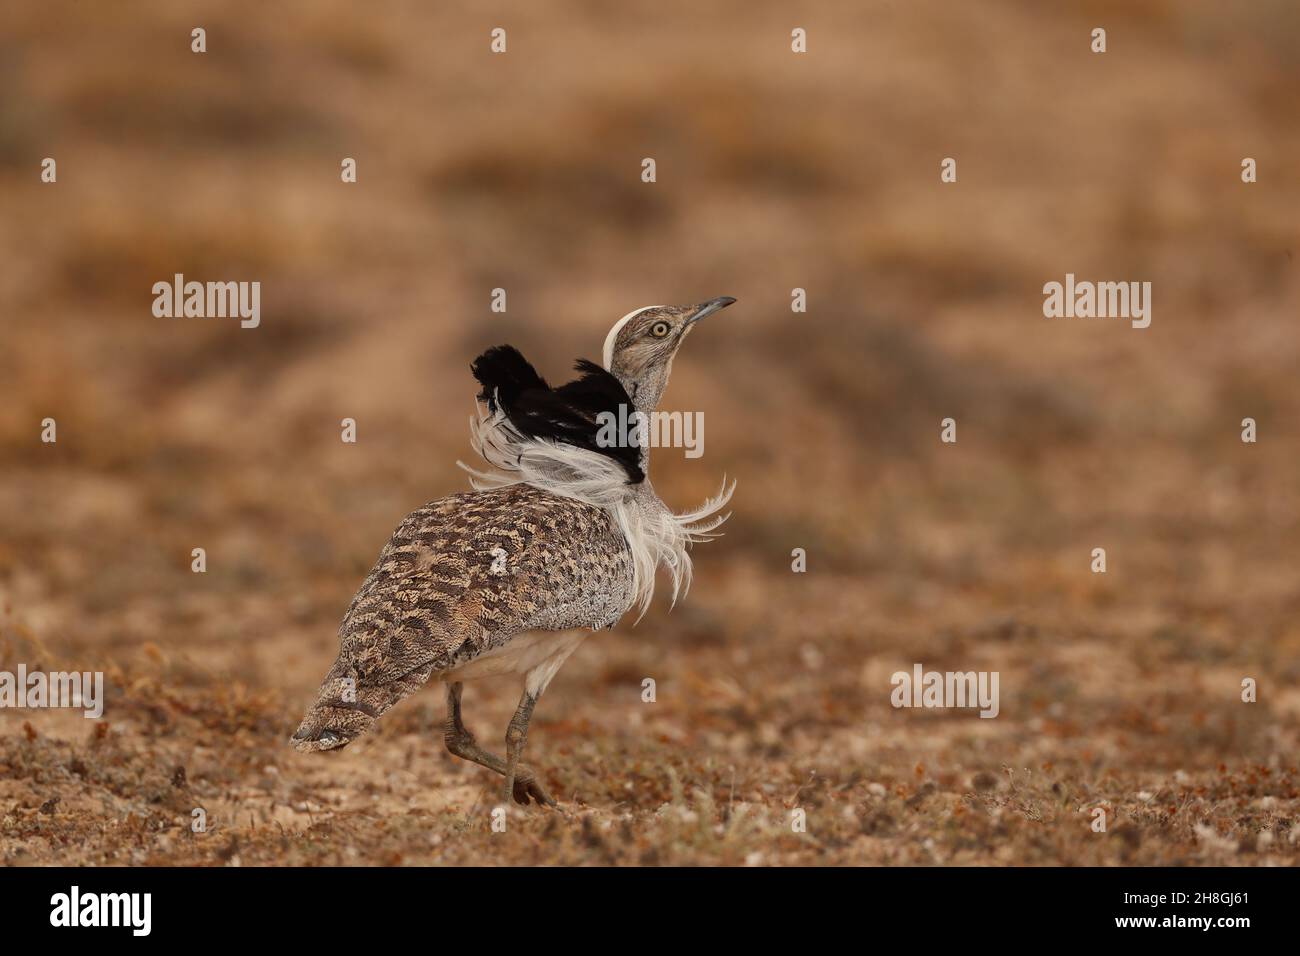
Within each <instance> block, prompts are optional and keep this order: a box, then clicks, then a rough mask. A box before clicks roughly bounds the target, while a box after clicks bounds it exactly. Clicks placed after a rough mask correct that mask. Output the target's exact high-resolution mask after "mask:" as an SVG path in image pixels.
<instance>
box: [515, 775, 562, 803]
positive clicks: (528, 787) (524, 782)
mask: <svg viewBox="0 0 1300 956" xmlns="http://www.w3.org/2000/svg"><path fill="white" fill-rule="evenodd" d="M508 786H509V787H510V789H509V790H508V791H507V793H506V794H505V797H506V799H507V800H509V799H510V798H511V797H514V801H515V803H518V804H521V805H523V806H525V807H526V806H528V803H529V800H532V801H533V802H534V803H536V804H537V805H538V806H539V807H540V806H548V807H553V806H555V805H556V804H555V799H554V798H553V797H552V796H551V795H550V794H549V793H547V792H546V788H545V787H543V786H542V785H541V784H540V783H538V782H537V775H536V774H534V773H533V772H532V771H531V770H525V769H524V768H523V767H520V768H518V769H517V770H516V771H515V779H514V783H513V784H510V785H508Z"/></svg>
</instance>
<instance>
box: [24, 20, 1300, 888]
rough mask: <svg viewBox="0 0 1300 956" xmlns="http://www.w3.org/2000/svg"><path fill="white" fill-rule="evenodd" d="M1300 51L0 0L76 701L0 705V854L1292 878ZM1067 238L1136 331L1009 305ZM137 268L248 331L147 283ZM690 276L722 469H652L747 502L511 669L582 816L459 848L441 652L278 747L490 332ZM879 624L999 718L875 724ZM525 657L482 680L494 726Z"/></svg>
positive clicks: (29, 313) (700, 403)
mask: <svg viewBox="0 0 1300 956" xmlns="http://www.w3.org/2000/svg"><path fill="white" fill-rule="evenodd" d="M1067 7H1068V8H1069V9H1067ZM200 26H201V27H203V28H204V29H206V31H207V52H206V53H204V54H195V53H192V52H191V50H190V42H191V40H190V31H191V30H192V29H193V28H195V27H200ZM1098 26H1101V27H1104V28H1105V29H1106V30H1107V34H1108V35H1107V43H1108V51H1107V52H1106V53H1105V54H1102V55H1098V54H1094V53H1092V52H1091V50H1090V43H1091V40H1090V32H1091V30H1092V29H1093V28H1094V27H1098ZM494 27H503V28H505V29H506V31H507V38H508V41H507V42H508V52H507V53H506V54H504V55H493V54H491V53H490V51H489V32H490V31H491V30H492V29H493V28H494ZM795 27H802V28H804V29H806V30H807V35H808V53H807V54H804V55H796V54H794V53H792V52H791V49H790V31H791V30H792V29H794V28H795ZM1297 88H1300V7H1297V6H1296V5H1295V4H1294V3H1292V2H1288V0H1257V2H1253V3H1250V4H1247V5H1244V6H1239V7H1234V8H1232V9H1227V8H1225V7H1224V6H1223V5H1222V4H1220V3H1214V2H1209V0H1205V2H1173V0H1163V2H1162V0H1144V2H1136V0H1125V2H1119V0H1112V2H1082V3H1076V4H1069V5H1064V4H1042V3H1031V2H1016V0H1000V2H989V3H984V4H978V5H975V4H964V3H957V2H914V3H913V2H909V3H902V2H878V3H877V2H872V3H847V2H844V3H824V4H815V5H811V4H810V5H805V6H803V7H802V8H801V7H799V6H797V5H796V6H791V5H789V4H781V3H776V2H753V0H749V2H743V3H742V2H718V3H712V4H708V5H700V4H691V5H687V4H669V5H667V6H665V5H664V4H662V3H647V2H639V0H632V2H626V3H620V4H618V5H608V4H600V3H594V2H589V0H565V2H558V3H550V4H545V5H540V6H539V5H537V4H528V3H522V2H502V3H497V4H494V5H492V7H491V9H482V8H480V7H478V6H477V5H471V4H438V5H431V4H421V3H414V2H404V3H391V4H385V5H383V6H381V7H365V8H362V7H360V6H358V5H353V4H346V3H341V2H321V0H314V2H306V0H302V2H291V3H283V4H276V5H274V7H271V6H268V5H266V4H260V3H253V2H236V3H224V4H219V5H218V4H209V3H198V2H172V0H169V2H166V3H163V2H147V3H138V4H133V5H131V6H130V8H129V9H123V8H119V7H117V6H113V5H100V4H85V3H73V2H44V3H40V4H17V3H15V4H6V5H5V6H4V9H3V11H2V12H0V256H2V257H3V260H4V263H5V265H4V268H3V269H2V270H0V398H2V401H0V667H4V668H6V669H9V670H13V669H14V668H15V667H16V665H17V663H19V662H22V663H25V664H26V665H27V666H28V667H29V669H42V668H43V669H49V670H53V669H78V670H103V671H105V672H106V673H107V679H108V685H109V697H108V704H107V710H106V714H105V719H104V720H103V721H94V722H92V721H85V720H83V719H81V718H80V717H79V716H72V715H69V714H68V713H66V712H33V711H3V712H0V805H3V806H4V807H5V808H6V810H5V811H4V814H3V815H2V816H0V860H3V862H5V863H7V864H31V863H53V862H67V863H85V862H97V863H140V862H148V863H216V864H220V863H232V862H243V863H246V864H255V863H276V862H286V863H334V862H351V863H438V862H450V863H487V864H491V863H501V862H509V863H550V862H560V863H611V862H612V863H641V864H654V863H726V864H739V863H748V864H768V863H784V862H794V863H805V864H813V863H913V864H916V863H921V864H926V863H941V864H943V863H958V864H964V863H978V864H990V863H1091V864H1097V863H1120V862H1129V863H1134V862H1136V863H1156V862H1162V863H1198V862H1214V863H1260V862H1295V859H1296V856H1297V854H1298V853H1300V829H1298V828H1297V827H1296V824H1295V817H1296V812H1297V807H1298V806H1300V804H1298V802H1297V792H1296V789H1295V782H1296V779H1297V772H1296V769H1295V766H1294V764H1295V753H1296V749H1297V743H1298V742H1300V741H1298V740H1297V737H1298V735H1300V623H1297V620H1298V618H1300V590H1298V589H1297V583H1296V567H1297V557H1300V554H1298V550H1297V543H1298V542H1300V536H1298V535H1297V531H1298V530H1300V529H1298V528H1297V518H1296V515H1297V505H1298V504H1300V500H1298V499H1300V468H1298V467H1297V455H1296V449H1297V441H1298V440H1300V427H1298V425H1297V421H1298V420H1300V419H1298V416H1297V413H1298V412H1300V396H1298V394H1297V388H1296V376H1297V372H1298V371H1300V337H1298V336H1297V332H1296V316H1297V310H1298V307H1300V274H1298V273H1297V264H1296V252H1297V241H1296V228H1297V222H1300V216H1298V215H1297V213H1298V212H1300V180H1297V177H1296V175H1295V173H1296V170H1297V168H1300V166H1298V163H1300V126H1298V125H1297V123H1296V122H1295V117H1296V112H1295V110H1296V106H1295V104H1296V99H1295V98H1296V90H1297ZM45 157H53V158H55V159H56V160H57V163H58V167H57V169H58V181H57V184H55V185H48V184H43V183H42V182H41V181H40V170H41V161H42V159H44V158H45ZM344 157H353V158H355V159H356V162H357V171H358V182H357V183H356V184H355V185H345V184H343V183H341V182H340V175H339V174H340V162H341V161H342V159H343V158H344ZM645 157H653V158H654V159H655V160H656V163H657V178H658V181H657V182H656V183H654V184H645V183H643V182H642V181H641V177H640V173H641V161H642V159H643V158H645ZM944 157H953V158H955V159H956V160H957V170H958V181H957V182H956V183H955V184H949V185H945V184H941V183H940V179H939V165H940V162H941V160H942V159H943V158H944ZM1244 157H1252V158H1254V159H1255V160H1256V161H1257V163H1258V168H1259V173H1258V176H1259V182H1258V183H1256V184H1253V185H1246V184H1243V183H1242V181H1241V178H1240V173H1241V161H1242V159H1243V158H1244ZM1067 272H1072V273H1075V274H1076V275H1077V276H1078V277H1079V278H1080V279H1092V280H1116V281H1119V280H1125V281H1127V280H1132V281H1150V282H1151V283H1152V284H1153V294H1152V301H1153V321H1152V324H1151V327H1150V328H1148V329H1146V330H1141V331H1139V330H1135V329H1132V328H1130V327H1129V325H1128V323H1127V322H1126V321H1122V320H1091V321H1089V320H1071V319H1062V320H1047V319H1045V318H1044V317H1043V314H1042V303H1043V295H1042V286H1043V284H1044V283H1045V282H1049V281H1053V280H1055V281H1061V280H1063V278H1064V275H1065V274H1066V273H1067ZM175 273H182V274H183V275H184V276H185V277H186V279H188V280H198V281H208V280H222V281H224V280H240V281H253V280H256V281H260V282H261V284H262V299H261V309H262V316H261V325H260V327H259V328H257V329H241V328H240V327H239V323H238V321H237V320H230V319H226V320H223V319H210V320H205V319H159V318H155V317H154V316H153V314H152V312H151V306H152V303H153V293H152V291H151V287H152V285H153V283H155V282H158V281H170V280H171V277H172V276H173V275H174V274H175ZM497 287H501V288H504V289H506V290H507V294H508V311H507V312H506V313H505V314H496V313H493V312H491V311H490V308H489V306H490V302H491V290H492V289H493V288H497ZM796 287H798V288H803V289H806V290H807V299H808V311H807V312H806V313H804V314H796V313H792V312H791V309H790V297H791V290H792V289H794V288H796ZM717 295H732V296H735V297H737V298H738V300H739V303H738V304H737V305H736V306H734V307H733V308H731V309H729V310H728V311H727V312H726V313H723V314H720V315H719V316H717V317H716V318H714V319H712V320H710V321H709V323H707V325H702V326H701V327H700V330H699V332H698V333H697V334H696V335H694V336H692V338H691V340H690V342H689V343H688V344H687V346H686V347H685V348H684V349H683V351H682V353H681V355H680V356H679V359H678V361H677V362H676V364H675V368H674V373H675V374H674V376H673V382H672V385H671V387H670V389H669V391H668V393H667V397H666V402H665V406H664V407H665V408H667V409H677V410H689V411H701V412H703V413H704V418H705V421H706V424H707V428H706V433H705V434H706V444H705V454H704V455H703V457H701V458H698V459H691V460H688V459H686V458H685V457H684V456H683V455H682V453H681V451H680V450H672V449H667V450H661V451H659V452H658V453H657V454H656V455H655V457H654V460H653V475H654V481H655V485H656V487H657V489H658V490H659V492H660V494H661V495H662V496H663V498H664V499H665V500H666V501H667V502H668V503H669V504H670V505H671V506H674V507H676V508H678V509H679V510H680V509H684V508H686V507H688V506H693V505H695V504H697V503H698V502H699V501H701V500H702V499H703V498H704V497H705V496H706V495H708V494H710V493H712V492H713V491H715V490H716V488H717V485H718V483H719V482H720V480H721V478H722V476H723V473H726V474H727V475H729V476H732V477H735V478H737V479H738V481H739V488H738V491H737V493H736V497H735V499H734V511H735V513H734V516H733V517H732V519H731V521H730V522H729V523H728V525H727V526H726V532H727V533H726V536H725V537H723V538H722V539H720V540H719V541H716V542H713V543H711V544H709V545H707V546H702V547H700V548H698V549H697V550H696V553H695V558H696V570H697V576H696V583H695V588H694V590H693V592H692V593H691V594H690V596H689V597H688V598H687V600H686V601H685V602H684V603H682V604H679V605H678V606H677V608H676V609H674V610H672V611H671V613H670V612H669V609H668V607H667V606H666V602H665V601H664V600H662V599H661V600H659V601H657V602H656V605H655V607H654V608H653V609H652V611H651V612H650V613H649V614H648V615H647V616H646V617H645V619H643V620H642V621H641V623H640V624H639V625H638V626H636V627H635V628H633V627H632V626H631V621H630V620H629V621H626V622H625V623H624V624H622V625H620V626H619V627H618V628H617V629H616V630H615V631H613V632H610V633H606V634H603V635H599V636H597V637H596V638H595V639H592V640H589V641H588V642H587V643H586V645H585V646H584V647H583V648H582V649H581V651H580V652H579V653H578V654H577V655H575V657H574V658H572V659H571V660H570V662H569V663H568V665H567V666H566V667H565V669H564V670H563V671H562V672H561V673H560V675H559V677H558V678H557V679H556V680H555V682H554V683H553V684H552V686H551V688H550V690H549V691H548V694H547V696H546V697H545V699H544V700H543V701H542V703H541V705H540V706H539V708H538V711H537V717H536V719H535V720H534V723H533V732H532V734H531V736H530V741H529V744H530V752H529V759H530V761H531V763H532V764H534V765H535V766H537V767H538V768H539V769H540V771H541V773H542V776H543V779H544V781H546V782H547V784H548V786H549V787H550V789H551V790H552V792H554V793H556V794H557V796H559V797H560V798H561V800H562V801H563V802H564V803H565V804H566V810H565V812H564V813H563V814H556V813H548V812H542V811H535V812H532V813H528V814H524V815H522V816H520V817H519V818H518V820H517V822H516V821H515V818H512V824H511V830H510V832H509V833H508V834H504V835H495V836H494V835H491V834H489V833H488V818H487V813H486V811H487V808H488V807H489V806H490V805H491V804H492V803H493V802H495V798H496V782H495V781H494V780H493V779H490V778H489V777H488V775H487V773H486V772H485V771H482V770H481V769H479V768H477V767H474V766H472V765H468V764H465V763H462V762H460V761H456V760H454V759H453V758H451V757H450V756H448V755H447V754H446V753H445V751H444V749H443V746H442V741H441V732H440V721H441V719H442V695H441V694H440V693H438V692H436V691H434V692H428V693H424V694H421V695H417V696H416V697H413V698H411V699H410V700H408V701H406V702H405V703H403V704H402V705H401V706H400V707H399V708H397V709H395V710H394V711H393V712H392V713H390V714H389V715H388V716H387V717H386V718H385V720H384V721H383V722H382V723H381V725H380V726H379V728H378V730H377V732H375V733H373V734H372V735H371V736H369V737H367V738H364V739H362V740H360V741H358V742H357V743H356V744H354V745H353V746H352V747H350V748H348V749H347V750H346V751H344V752H342V753H341V754H339V755H330V756H324V755H321V756H307V755H298V754H296V753H294V752H292V751H291V750H290V749H289V748H288V747H287V746H286V745H285V740H286V738H287V737H288V735H289V734H290V733H291V732H292V730H293V728H294V726H295V725H296V723H297V720H298V718H299V716H300V715H301V713H302V711H303V710H304V709H305V707H306V706H307V704H308V703H309V702H310V701H311V699H312V698H313V697H314V691H315V687H316V685H317V683H318V681H319V680H320V678H321V676H322V675H323V674H324V672H325V670H326V669H327V667H328V666H329V664H330V663H331V662H332V660H333V658H334V654H335V652H336V649H337V640H336V636H335V631H336V628H337V626H338V622H339V620H340V618H341V616H342V613H343V611H344V609H345V608H346V607H347V604H348V602H349V600H350V599H351V596H352V594H353V592H354V590H355V589H356V587H357V586H358V585H359V583H360V581H361V579H362V577H363V576H364V575H365V573H366V571H367V570H368V569H369V567H370V566H371V564H372V563H373V561H374V559H375V556H376V555H377V554H378V551H379V549H380V547H381V546H382V545H383V544H384V542H385V541H386V540H387V537H388V535H389V533H390V532H391V530H392V528H393V527H394V526H395V525H396V524H397V522H398V521H399V520H400V519H401V518H402V516H403V515H405V514H406V513H407V512H409V511H411V510H413V509H414V508H416V507H418V506H420V505H421V504H423V503H424V502H426V501H428V500H431V499H434V498H437V497H441V496H442V495H445V494H448V493H451V492H454V491H461V490H465V489H466V487H467V485H466V480H465V476H464V475H463V473H461V472H460V471H459V470H458V469H457V468H456V467H455V461H456V459H457V458H465V459H467V457H468V455H469V454H470V452H469V448H468V420H469V415H470V413H471V411H472V408H473V401H472V399H473V393H474V391H475V387H474V383H473V382H472V379H471V377H470V375H469V370H468V366H469V362H470V361H471V360H472V358H473V357H474V356H475V355H476V354H478V352H479V351H481V350H482V349H483V348H484V347H486V346H489V345H493V344H497V343H502V342H509V343H512V344H514V345H516V346H517V347H519V348H520V349H521V350H522V351H523V352H524V353H525V354H526V355H528V356H529V357H530V358H531V359H532V360H533V361H534V362H535V364H536V365H537V366H538V368H539V371H541V372H542V374H544V375H546V376H547V377H549V378H550V379H551V380H552V381H553V382H555V381H563V380H565V377H566V374H567V372H568V371H569V369H570V368H571V365H572V362H573V360H574V359H575V358H577V357H580V356H581V357H589V358H593V359H598V358H599V354H600V346H601V343H602V341H603V338H604V335H605V332H606V331H607V329H608V328H609V326H610V325H611V324H612V323H613V321H615V320H616V319H618V318H619V317H620V316H622V315H623V314H624V313H626V312H628V311H629V310H631V309H633V308H636V307H639V306H642V305H648V304H652V303H661V302H662V303H689V302H697V301H701V300H703V299H706V298H711V297H713V296H717ZM47 417H50V418H54V419H56V421H57V423H58V424H57V427H58V442H57V444H53V445H50V444H43V443H41V441H40V429H41V424H40V423H41V421H42V419H44V418H47ZM345 417H351V418H354V419H356V421H357V423H358V442H357V443H356V444H355V445H349V444H344V443H342V442H341V441H340V439H339V422H340V420H341V419H343V418H345ZM945 417H952V418H954V419H956V421H957V423H958V424H957V428H958V442H957V443H956V444H955V445H946V444H942V443H941V442H940V441H939V431H940V421H941V420H942V419H943V418H945ZM1245 417H1252V418H1254V419H1255V420H1256V421H1257V422H1258V429H1259V441H1258V443H1256V444H1243V443H1242V442H1241V440H1240V433H1241V420H1242V419H1243V418H1245ZM196 547H202V548H205V549H206V551H207V556H208V558H207V560H208V570H207V572H206V573H205V574H194V573H192V572H191V570H190V561H191V558H190V554H191V549H193V548H196ZM1096 547H1104V548H1105V549H1106V551H1107V560H1108V572H1107V573H1106V574H1104V575H1100V574H1092V573H1090V572H1089V564H1090V562H1091V551H1092V549H1093V548H1096ZM794 548H804V549H806V551H807V555H808V564H807V567H808V570H807V573H805V574H794V573H792V571H791V551H792V549H794ZM916 662H920V663H923V664H924V665H925V666H926V667H927V668H929V669H938V670H970V669H977V670H996V671H998V672H999V673H1000V674H1001V714H1000V716H999V717H998V718H997V719H995V720H981V719H978V718H977V717H975V715H974V714H973V713H970V712H964V711H946V712H945V711H908V710H894V709H893V708H891V707H890V705H889V692H890V690H891V687H890V684H889V677H890V675H891V674H892V673H893V672H894V671H896V670H899V669H910V668H911V666H912V664H913V663H916ZM645 677H653V678H655V679H656V681H657V683H658V701H657V702H656V703H655V704H653V705H649V704H643V703H642V702H641V697H640V694H641V681H642V680H643V678H645ZM1245 677H1252V678H1255V679H1256V680H1257V681H1258V682H1259V687H1260V691H1259V701H1258V703H1255V704H1243V703H1242V702H1241V701H1240V686H1241V681H1242V679H1243V678H1245ZM516 697H517V695H516V690H515V688H514V687H513V686H511V685H510V684H509V683H508V682H501V681H498V682H491V683H485V684H478V685H472V686H471V687H470V688H469V689H468V690H467V693H466V716H467V721H468V722H469V724H470V726H471V727H472V728H473V729H474V730H475V731H476V732H477V733H478V734H479V737H480V739H481V740H483V741H485V742H489V743H496V745H497V746H498V747H500V744H499V743H497V740H498V737H500V736H501V735H502V734H503V733H504V728H505V724H506V721H507V719H508V716H509V714H510V713H511V712H513V708H514V706H515V703H516ZM1097 806H1101V807H1104V808H1105V809H1106V810H1107V813H1108V819H1109V821H1110V827H1109V831H1108V833H1107V834H1095V833H1093V832H1092V831H1091V830H1090V828H1089V824H1090V823H1091V822H1092V816H1091V810H1092V808H1094V807H1097ZM194 807H203V808H204V809H205V811H206V812H207V814H208V819H209V829H208V832H206V833H204V834H197V835H196V834H193V833H192V832H191V828H190V820H191V812H192V809H193V808H194ZM795 807H799V808H803V809H805V810H806V811H807V813H808V818H809V825H808V833H806V834H794V833H791V832H790V826H789V814H790V810H791V809H792V808H795Z"/></svg>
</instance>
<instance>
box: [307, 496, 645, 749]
mask: <svg viewBox="0 0 1300 956" xmlns="http://www.w3.org/2000/svg"><path fill="white" fill-rule="evenodd" d="M630 579H631V563H630V557H629V555H628V550H627V544H626V542H625V541H624V539H623V536H622V533H621V532H620V531H619V530H618V528H617V526H616V525H615V524H614V522H613V520H612V519H611V518H610V516H609V514H608V513H607V512H605V511H604V510H602V509H600V508H595V507H592V506H590V505H586V504H583V503H581V502H578V501H574V500H573V499H569V498H561V497H557V496H555V495H550V494H547V493H546V492H542V491H538V490H537V489H535V488H533V487H531V486H528V485H523V484H517V485H509V486H507V487H504V488H499V489H495V490H492V491H481V492H473V493H468V494H459V495H450V496H448V497H446V498H440V499H439V500H437V501H434V502H431V503H429V504H427V505H425V506H424V507H423V508H421V509H419V510H418V511H414V512H412V513H411V514H410V515H408V516H407V517H406V518H405V519H404V520H403V521H402V523H401V524H400V525H398V527H397V530H396V531H394V532H393V536H392V539H391V540H390V541H389V542H388V544H387V545H385V546H384V549H383V551H381V552H380V555H379V560H378V562H377V563H376V564H375V567H374V568H373V569H372V570H371V572H370V574H369V575H368V576H367V577H366V580H365V581H364V583H363V584H362V585H361V589H360V590H359V591H358V592H357V594H356V597H354V598H353V599H352V604H351V606H350V607H349V608H348V610H347V613H346V614H345V615H344V618H343V623H342V625H341V627H340V629H339V636H340V648H339V656H338V660H337V661H335V663H334V666H333V667H332V668H331V669H330V672H329V674H328V675H327V676H326V678H325V682H324V683H323V684H322V686H321V693H320V699H319V700H318V701H317V705H316V707H315V708H313V711H312V712H311V713H309V714H308V715H307V718H305V719H304V721H303V724H302V726H300V727H299V730H298V733H297V734H295V740H297V741H299V746H300V749H320V748H319V747H316V746H314V744H316V743H319V738H320V736H321V734H322V733H323V732H324V731H326V730H329V731H330V732H331V733H330V735H327V737H326V743H325V744H321V747H324V746H326V745H328V746H338V745H339V744H340V743H342V742H346V741H347V740H350V739H352V738H353V737H355V736H356V735H357V734H359V733H361V732H364V730H365V729H366V728H368V727H369V726H370V724H371V723H373V722H374V719H375V718H377V717H378V716H379V715H380V714H382V713H383V712H384V711H386V710H387V709H388V708H389V707H391V706H392V705H393V704H395V703H396V702H397V701H398V700H400V699H401V698H402V697H405V696H406V695H407V694H410V693H412V692H414V691H415V690H416V689H418V688H419V686H421V685H422V684H423V683H424V682H425V681H427V680H428V679H429V677H430V676H431V675H432V674H434V673H436V672H438V671H443V670H448V669H450V668H452V667H455V666H457V665H459V664H463V663H465V662H467V661H470V660H472V659H474V658H475V657H477V656H478V655H479V654H482V653H483V652H485V651H487V650H490V649H492V648H494V647H499V646H501V645H503V644H505V643H506V642H508V641H509V640H510V638H511V637H513V636H514V635H515V634H517V633H519V632H521V631H525V630H529V629H533V628H556V629H558V628H565V627H597V626H603V625H612V624H613V623H614V622H615V621H617V620H618V618H619V617H620V616H621V615H622V613H623V611H624V610H626V607H627V604H628V602H629V600H630V597H629V587H630ZM353 697H354V699H350V698H353ZM335 738H340V739H337V740H336V739H335Z"/></svg>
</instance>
